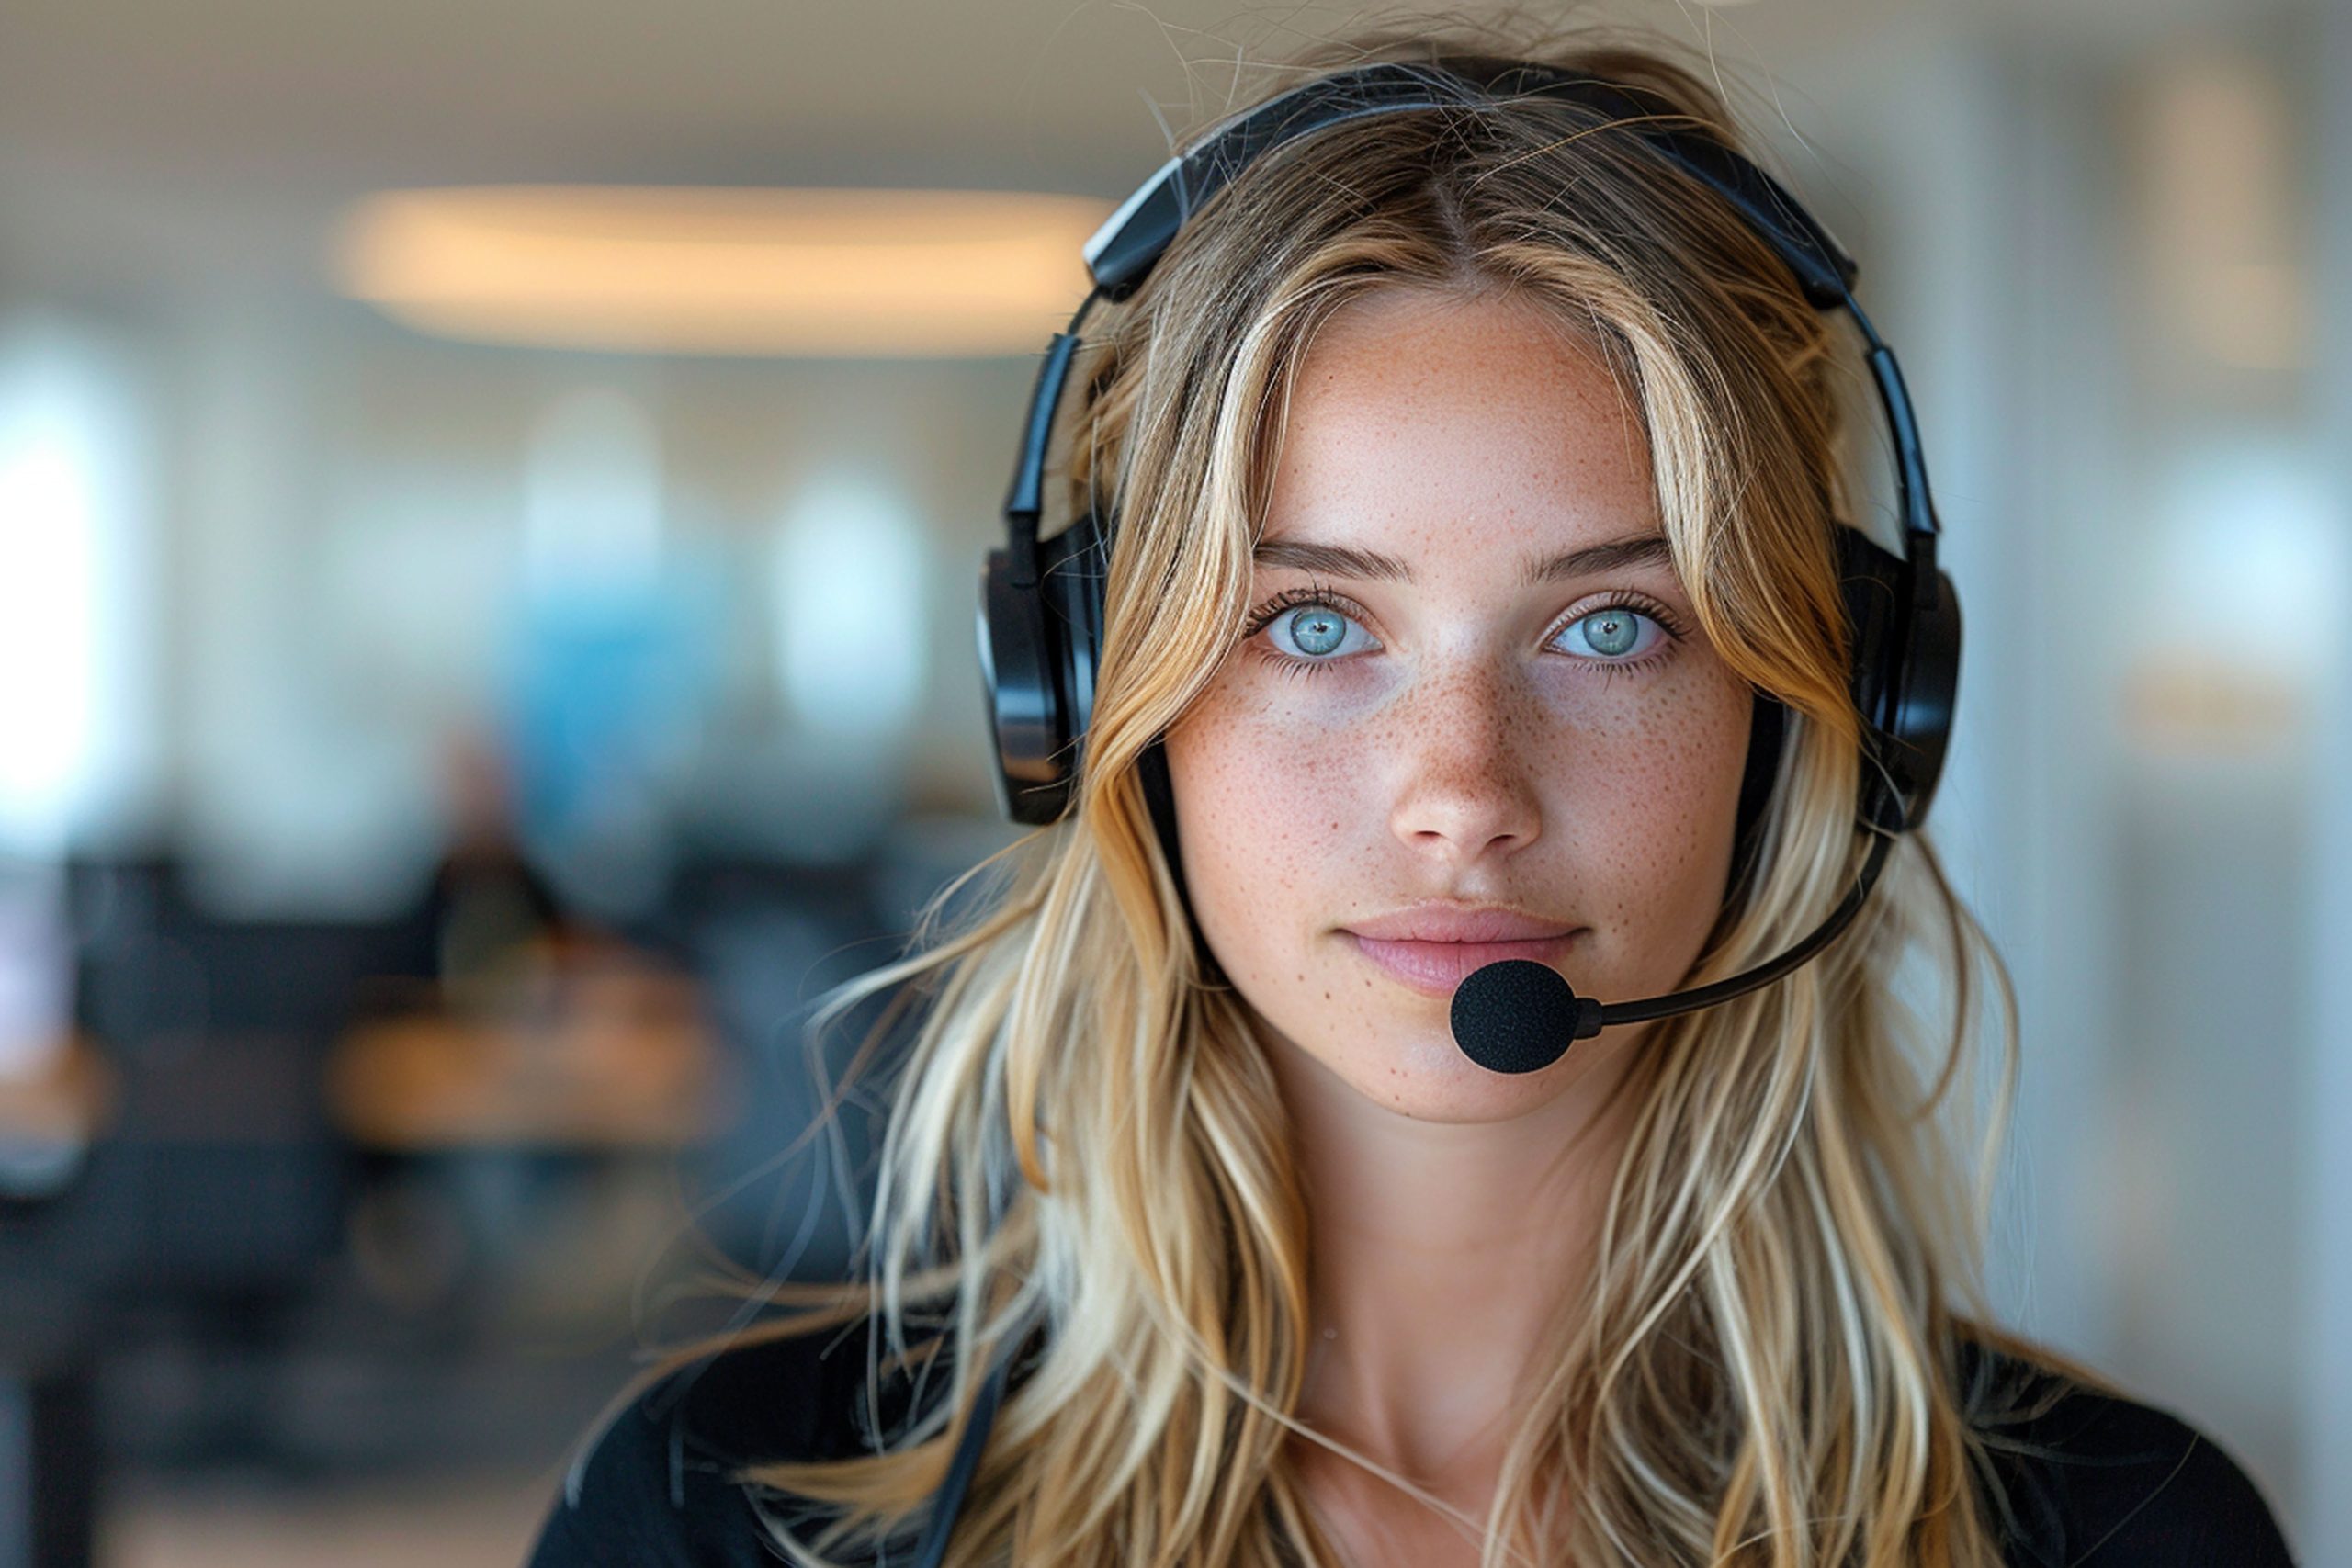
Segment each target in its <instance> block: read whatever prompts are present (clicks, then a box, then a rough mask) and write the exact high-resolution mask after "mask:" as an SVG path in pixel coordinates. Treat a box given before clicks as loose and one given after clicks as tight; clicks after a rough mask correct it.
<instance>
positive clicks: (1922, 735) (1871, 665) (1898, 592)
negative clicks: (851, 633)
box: [979, 56, 1959, 832]
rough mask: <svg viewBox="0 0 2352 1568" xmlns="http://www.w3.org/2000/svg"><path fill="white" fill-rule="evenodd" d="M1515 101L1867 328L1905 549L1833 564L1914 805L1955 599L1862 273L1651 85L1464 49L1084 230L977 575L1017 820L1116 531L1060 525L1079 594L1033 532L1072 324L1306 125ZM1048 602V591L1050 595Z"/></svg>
mask: <svg viewBox="0 0 2352 1568" xmlns="http://www.w3.org/2000/svg"><path fill="white" fill-rule="evenodd" d="M1526 97H1547V98H1554V99H1557V100H1560V101H1563V102H1566V103H1571V104H1575V105H1577V106H1579V107H1584V108H1587V109H1589V110H1590V111H1592V112H1593V113H1595V114H1597V115H1599V116H1600V117H1602V118H1603V121H1604V128H1605V129H1609V130H1619V129H1622V130H1624V131H1626V132H1627V133H1628V134H1631V135H1633V136H1635V137H1637V138H1638V139H1639V140H1640V141H1641V142H1642V143H1643V145H1644V146H1645V147H1646V148H1648V149H1649V150H1650V151H1651V152H1654V153H1655V154H1657V156H1658V157H1659V158H1660V159H1661V160H1662V161H1663V162H1665V163H1667V164H1671V165H1672V166H1674V167H1675V168H1677V169H1679V170H1680V171H1681V172H1682V173H1683V174H1684V175H1688V176H1689V177H1690V178H1691V179H1693V180H1696V181H1698V182H1699V183H1700V184H1701V185H1702V186H1705V187H1706V188H1708V189H1709V190H1711V191H1713V193H1714V194H1715V195H1716V196H1718V197H1721V198H1722V199H1723V200H1724V202H1726V203H1728V204H1729V205H1730V206H1731V208H1732V209H1734V210H1735V211H1736V212H1737V213H1738V214H1739V216H1740V217H1741V219H1742V220H1744V221H1745V222H1746V223H1747V226H1748V227H1749V228H1750V230H1751V231H1753V232H1754V233H1755V234H1756V235H1757V236H1758V238H1759V239H1761V240H1762V241H1764V243H1767V244H1768V245H1770V247H1771V249H1772V250H1773V252H1774V253H1775V254H1778V255H1779V256H1780V257H1781V260H1782V261H1783V262H1784V263H1785V264H1786V265H1787V266H1788V267H1789V270H1790V272H1791V274H1792V276H1793V277H1794V279H1795V281H1796V284H1797V287H1798V288H1799V289H1800V290H1801V291H1802V292H1803V293H1804V297H1805V299H1807V300H1808V301H1810V302H1811V303H1812V304H1813V305H1814V306H1815V308H1816V309H1819V310H1833V309H1834V310H1843V311H1845V312H1846V313H1847V314H1848V315H1849V316H1850V317H1851V318H1852V320H1853V321H1854V322H1855V324H1856V326H1857V327H1858V328H1859V329H1860V332H1861V334H1862V337H1863V340H1864V343H1865V344H1866V345H1867V353H1866V362H1867V363H1868V364H1869V366H1870V368H1871V379H1872V382H1873V384H1874V385H1875V387H1876V389H1877V391H1878V397H1879V402H1880V406H1881V408H1882V410H1883V412H1884V414H1885V419H1886V428H1887V432H1888V436H1889V439H1890V441H1891V443H1892V446H1893V447H1894V469H1895V480H1896V488H1897V493H1898V509H1899V512H1900V515H1901V518H1902V531H1903V553H1902V555H1901V556H1899V557H1897V556H1894V555H1891V554H1890V553H1889V552H1886V551H1883V550H1881V549H1879V548H1878V547H1876V546H1875V545H1872V544H1871V543H1870V541H1869V540H1868V539H1867V538H1865V537H1864V536H1861V535H1860V533H1859V531H1858V530H1855V529H1851V528H1841V529H1839V530H1838V541H1837V542H1838V548H1839V551H1840V577H1841V581H1842V583H1843V584H1844V586H1845V591H1846V595H1847V600H1848V610H1849V621H1850V622H1851V623H1852V624H1853V626H1854V627H1855V631H1856V638H1857V645H1858V650H1859V651H1858V658H1857V664H1856V670H1855V682H1854V688H1855V697H1856V702H1857V705H1858V706H1859V707H1860V710H1861V714H1862V716H1863V719H1864V721H1865V723H1866V724H1867V725H1868V726H1869V728H1870V729H1871V732H1872V735H1873V738H1874V741H1875V743H1874V744H1873V746H1872V747H1871V763H1872V764H1873V765H1874V766H1875V767H1876V768H1877V769H1878V770H1879V771H1880V773H1883V778H1881V779H1874V780H1872V781H1870V782H1869V783H1868V784H1867V785H1866V793H1865V800H1864V803H1863V807H1862V812H1861V815H1862V816H1863V818H1865V819H1866V820H1869V821H1871V822H1874V823H1877V824H1879V825H1881V826H1883V827H1885V828H1887V829H1890V830H1893V831H1896V832H1900V831H1904V830H1906V829H1910V828H1913V827H1916V826H1917V825H1918V824H1919V822H1920V821H1921V820H1922V819H1923V818H1925V816H1926V813H1927V807H1928V802H1929V799H1930V798H1931V796H1932V795H1933V793H1934V788H1935V784H1936V781H1937V778H1938V776H1939V773H1940V772H1941V769H1942V761H1943V753H1944V748H1945V743H1946V740H1947V739H1948V736H1949V731H1950V728H1951V702H1952V698H1953V695H1954V688H1955V685H1956V682H1957V678H1958V665H1959V604H1958V599H1957V596H1956V595H1955V594H1953V593H1952V592H1951V587H1950V584H1949V581H1948V580H1947V579H1946V578H1945V577H1944V574H1943V573H1942V572H1941V571H1939V570H1938V567H1937V560H1936V557H1937V536H1938V532H1939V529H1938V525H1937V520H1936V514H1935V503H1934V498H1933V496H1932V494H1931V492H1930V491H1929V489H1928V470H1927V461H1926V457H1925V456H1924V454H1923V453H1922V451H1921V448H1920V444H1919V437H1918V425H1917V418H1916V416H1915V415H1914V413H1913V411H1912V407H1911V400H1910V396H1909V393H1908V391H1907V389H1905V385H1904V380H1903V372H1902V368H1901V367H1900V366H1899V365H1898V364H1897V363H1896V362H1895V358H1894V351H1893V350H1892V349H1890V348H1889V347H1888V346H1887V345H1886V344H1885V343H1884V341H1883V340H1882V339H1881V338H1880V337H1879V335H1878V331H1877V329H1876V328H1875V327H1874V326H1873V325H1872V324H1871V320H1870V317H1869V316H1868V315H1867V314H1865V313H1864V312H1863V310H1862V308H1861V306H1860V303H1858V302H1857V301H1856V299H1854V295H1853V287H1852V286H1853V283H1854V280H1855V278H1856V276H1858V271H1859V269H1858V268H1857V266H1856V265H1855V263H1854V260H1853V258H1852V257H1851V256H1850V255H1849V254H1847V253H1846V252H1845V250H1844V249H1843V248H1842V247H1840V246H1839V245H1838V243H1837V242H1836V241H1835V240H1834V239H1833V238H1831V236H1830V235H1829V233H1828V231H1826V229H1824V228H1823V227H1822V226H1821V225H1820V224H1819V223H1818V222H1816V221H1815V220H1814V218H1813V217H1812V216H1811V214H1809V213H1807V212H1806V211H1805V209H1804V207H1803V206H1802V205H1801V204H1800V203H1799V202H1798V201H1797V199H1796V198H1795V197H1793V196H1792V195H1790V194H1789V192H1788V191H1787V190H1786V189H1785V188H1784V187H1783V186H1781V184H1780V182H1779V181H1777V180H1775V179H1773V178H1772V176H1771V175H1768V174H1766V173H1765V172H1764V171H1763V170H1762V169H1760V168H1758V167H1757V166H1756V164H1753V163H1752V162H1750V161H1749V160H1748V159H1747V158H1746V157H1743V156H1742V155H1741V154H1740V153H1738V152H1736V151H1735V150H1733V149H1732V148H1731V147H1729V146H1728V145H1726V144H1725V143H1724V141H1721V140H1720V139H1719V138H1718V136H1717V134H1716V133H1715V132H1714V131H1713V130H1712V129H1711V128H1709V127H1707V126H1706V125H1705V124H1704V123H1703V122H1701V121H1698V120H1695V119H1693V118H1692V117H1691V115H1690V114H1689V113H1688V112H1687V111H1683V110H1680V109H1678V108H1676V107H1674V106H1673V105H1671V104H1670V103H1668V101H1667V100H1665V99H1664V98H1662V97H1660V96H1657V95H1656V94H1653V93H1649V92H1647V91H1645V90H1643V89H1639V88H1635V87H1632V86H1628V85H1623V84H1618V83H1612V82H1606V81H1601V80H1599V79H1597V78H1593V77H1589V76H1580V75H1574V74H1570V73H1566V72H1562V71H1557V70H1554V69H1551V68H1549V67H1545V66H1542V65H1538V64H1534V63H1531V62H1522V61H1511V60H1501V59H1494V58H1488V57H1483V56H1455V57H1447V58H1442V59H1439V60H1436V61H1432V62H1429V63H1426V64H1419V63H1408V62H1379V63H1375V64H1369V65H1363V66H1359V67H1355V68H1353V69H1350V70H1345V71H1340V72H1336V73H1330V74H1328V75H1324V76H1319V77H1317V78H1315V79H1314V80H1311V81H1308V82H1306V83H1304V84H1302V85H1299V86H1297V87H1294V88H1292V89H1291V90H1290V91H1288V92H1285V93H1282V94H1279V95H1277V96H1274V97H1272V98H1270V99H1268V100H1267V101H1266V102H1264V103H1262V104H1260V105H1258V106H1257V107H1254V108H1251V109H1249V110H1247V111H1244V112H1243V113H1242V114H1240V115H1238V116H1237V117H1235V118H1232V119H1229V120H1227V121H1226V122H1224V123H1223V124H1221V125H1219V126H1218V127H1216V128H1215V129H1214V130H1211V131H1209V132H1208V133H1207V134H1206V135H1204V136H1203V137H1202V138H1200V139H1199V141H1196V142H1195V143H1194V144H1193V146H1192V147H1191V148H1190V149H1188V150H1187V151H1185V152H1182V153H1180V154H1179V155H1177V156H1176V157H1174V158H1171V159H1170V160H1169V161H1168V162H1167V163H1166V164H1163V165H1161V167H1160V168H1159V171H1158V173H1156V174H1155V175H1153V176H1152V177H1151V178H1150V179H1149V180H1147V181H1146V182H1145V183H1144V185H1143V186H1142V187H1141V188H1140V189H1138V190H1136V193H1135V194H1134V195H1133V196H1131V197H1128V198H1127V200H1126V201H1125V202H1124V203H1122V204H1121V206H1120V207H1119V209H1118V210H1117V211H1116V212H1114V213H1113V214H1112V216H1111V218H1110V219H1109V220H1108V221H1106V222H1105V223H1104V224H1103V227H1102V228H1101V229H1100V230H1099V231H1097V232H1096V233H1095V234H1094V236H1093V237H1092V239H1091V240H1090V241H1089V242H1088V243H1087V245H1086V248H1085V254H1086V261H1087V266H1088V270H1089V272H1090V274H1091V276H1092V278H1093V281H1094V288H1093V289H1092V290H1091V292H1090V293H1089V294H1088V295H1087V297H1086V299H1085V300H1084V301H1083V302H1082V303H1081V304H1080V306H1079V308H1078V310H1077V312H1076V314H1074V315H1073V316H1072V317H1071V319H1070V322H1069V326H1068V327H1067V328H1066V329H1064V330H1063V331H1062V332H1061V333H1057V334H1056V335H1055V337H1054V339H1053V341H1052V343H1051V344H1048V346H1047V349H1046V355H1045V358H1044V361H1043V363H1042V364H1041V365H1040V366H1039V367H1038V373H1037V381H1036V385H1035V388H1034V389H1033V390H1032V392H1031V395H1030V401H1029V411H1028V416H1027V419H1026V421H1025V422H1024V424H1023V434H1022V440H1021V444H1020V448H1019V455H1018V457H1017V459H1016V461H1015V465H1014V468H1013V475H1012V485H1011V487H1010V489H1009V491H1008V492H1007V494H1006V497H1005V504H1004V521H1005V528H1006V546H1005V548H1004V549H1003V550H1002V551H998V552H992V554H991V558H990V561H989V565H988V566H987V568H986V570H984V573H983V585H982V607H981V621H980V627H979V630H980V651H981V659H982V667H983V677H984V679H985V680H986V681H987V682H988V686H989V696H990V702H991V705H992V710H993V716H994V719H995V724H996V729H997V736H998V748H999V760H1000V763H1001V768H1000V774H999V782H1000V786H1001V795H1002V800H1003V804H1004V806H1005V807H1006V809H1007V811H1008V813H1009V814H1011V815H1012V816H1013V817H1014V818H1016V819H1018V820H1022V821H1028V822H1045V821H1051V820H1053V819H1054V818H1056V817H1057V816H1058V815H1060V813H1061V811H1062V810H1063V809H1065V808H1066V806H1067V803H1068V799H1069V794H1070V789H1071V784H1072V782H1073V781H1074V779H1075V777H1076V774H1077V758H1078V754H1079V752H1080V750H1081V749H1082V743H1083V739H1084V736H1085V730H1086V726H1087V722H1088V720H1089V719H1090V717H1091V709H1092V699H1093V673H1094V670H1093V655H1094V651H1095V645H1096V643H1097V640H1098V639H1099V637H1100V628H1101V620H1102V604H1101V584H1100V581H1099V576H1100V572H1101V570H1102V568H1103V560H1104V558H1105V555H1106V553H1107V550H1108V548H1109V545H1110V529H1109V528H1108V527H1107V526H1090V524H1091V522H1092V521H1093V520H1091V518H1089V519H1080V523H1079V524H1078V525H1073V528H1072V529H1071V530H1070V531H1069V532H1070V534H1071V535H1073V537H1069V538H1068V539H1065V538H1064V537H1061V536H1057V538H1056V540H1055V541H1054V545H1055V548H1052V549H1050V551H1049V553H1050V555H1051V556H1052V558H1053V559H1052V563H1051V564H1052V566H1053V567H1055V568H1057V569H1058V571H1059V574H1060V575H1062V576H1065V577H1080V578H1084V577H1092V578H1095V579H1096V581H1093V582H1092V583H1091V586H1084V587H1080V588H1079V589H1075V590H1057V589H1056V588H1055V586H1054V585H1052V584H1048V583H1046V581H1044V579H1045V578H1046V576H1047V575H1048V570H1047V563H1046V561H1045V560H1044V559H1042V558H1041V551H1040V546H1039V543H1038V537H1037V533H1038V520H1039V516H1040V514H1041V513H1042V511H1043V502H1044V493H1045V467H1046V449H1047V446H1048V443H1049V439H1050V437H1051V434H1052V429H1053V421H1054V416H1055V412H1056V411H1057V409H1058V408H1059V406H1060V403H1061V399H1062V394H1063V390H1064V386H1065V383H1066V382H1067V381H1068V379H1069V371H1070V367H1071V363H1072V361H1073V358H1074V355H1075V353H1076V350H1077V347H1078V344H1079V338H1078V331H1079V328H1080V326H1081V325H1082V324H1083V322H1084V321H1085V319H1086V316H1087V314H1088V312H1089V311H1090V310H1092V308H1093V306H1094V303H1095V301H1096V300H1098V299H1106V298H1107V299H1114V300H1117V299H1125V298H1126V297H1128V296H1129V295H1131V294H1132V293H1133V292H1134V291H1135V290H1136V288H1138V287H1139V286H1140V285H1141V284H1142V282H1143V280H1144V279H1145V277H1146V276H1148V274H1149V272H1150V270H1151V268H1152V266H1153V265H1155V264H1156V263H1157V262H1158V261H1159V257H1160V256H1161V255H1162V254H1164V253H1165V252H1166V251H1167V249H1168V247H1169V245H1170V243H1173V241H1174V239H1175V237H1176V235H1177V233H1178V232H1179V231H1181V230H1182V227H1183V225H1184V224H1185V223H1186V222H1188V221H1190V220H1192V218H1193V216H1194V215H1195V214H1197V213H1198V212H1199V211H1200V210H1201V209H1203V208H1204V206H1206V205H1207V204H1208V203H1209V202H1210V201H1211V200H1213V199H1214V198H1215V197H1216V195H1217V194H1218V193H1219V192H1220V191H1222V190H1224V189H1225V188H1226V187H1227V186H1228V185H1229V184H1230V183H1231V182H1232V181H1233V180H1234V179H1235V178H1236V177H1238V175H1240V174H1241V173H1242V172H1243V171H1244V170H1246V169H1247V168H1249V167H1250V166H1251V165H1252V164H1254V163H1256V162H1257V161H1258V160H1259V159H1261V158H1264V157H1267V156H1269V155H1271V154H1272V153H1274V152H1277V151H1278V150H1280V149H1281V148H1283V147H1284V146H1287V145H1289V144H1290V143H1292V142H1294V141H1298V140H1300V139H1301V138H1304V137H1306V136H1310V135H1313V134H1314V133H1316V132H1317V131H1320V130H1327V129H1329V128H1330V127H1333V126H1337V125H1341V124H1345V123H1347V122H1349V121H1351V120H1357V119H1363V118H1373V117H1376V116H1385V115H1390V114H1400V113H1408V112H1413V111H1418V110H1441V111H1444V110H1451V111H1470V112H1476V111H1477V110H1480V109H1482V108H1488V107H1493V106H1494V105H1496V104H1497V103H1498V101H1505V100H1509V99H1512V98H1526ZM1081 557H1083V558H1081ZM1048 599H1050V600H1051V601H1052V603H1051V604H1050V607H1048V606H1047V605H1046V604H1045V603H1044V601H1046V600H1048ZM1055 621H1058V622H1059V623H1060V625H1059V626H1055V625H1053V624H1052V623H1053V622H1055ZM1774 716H1775V717H1777V713H1775V715H1774Z"/></svg>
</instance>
